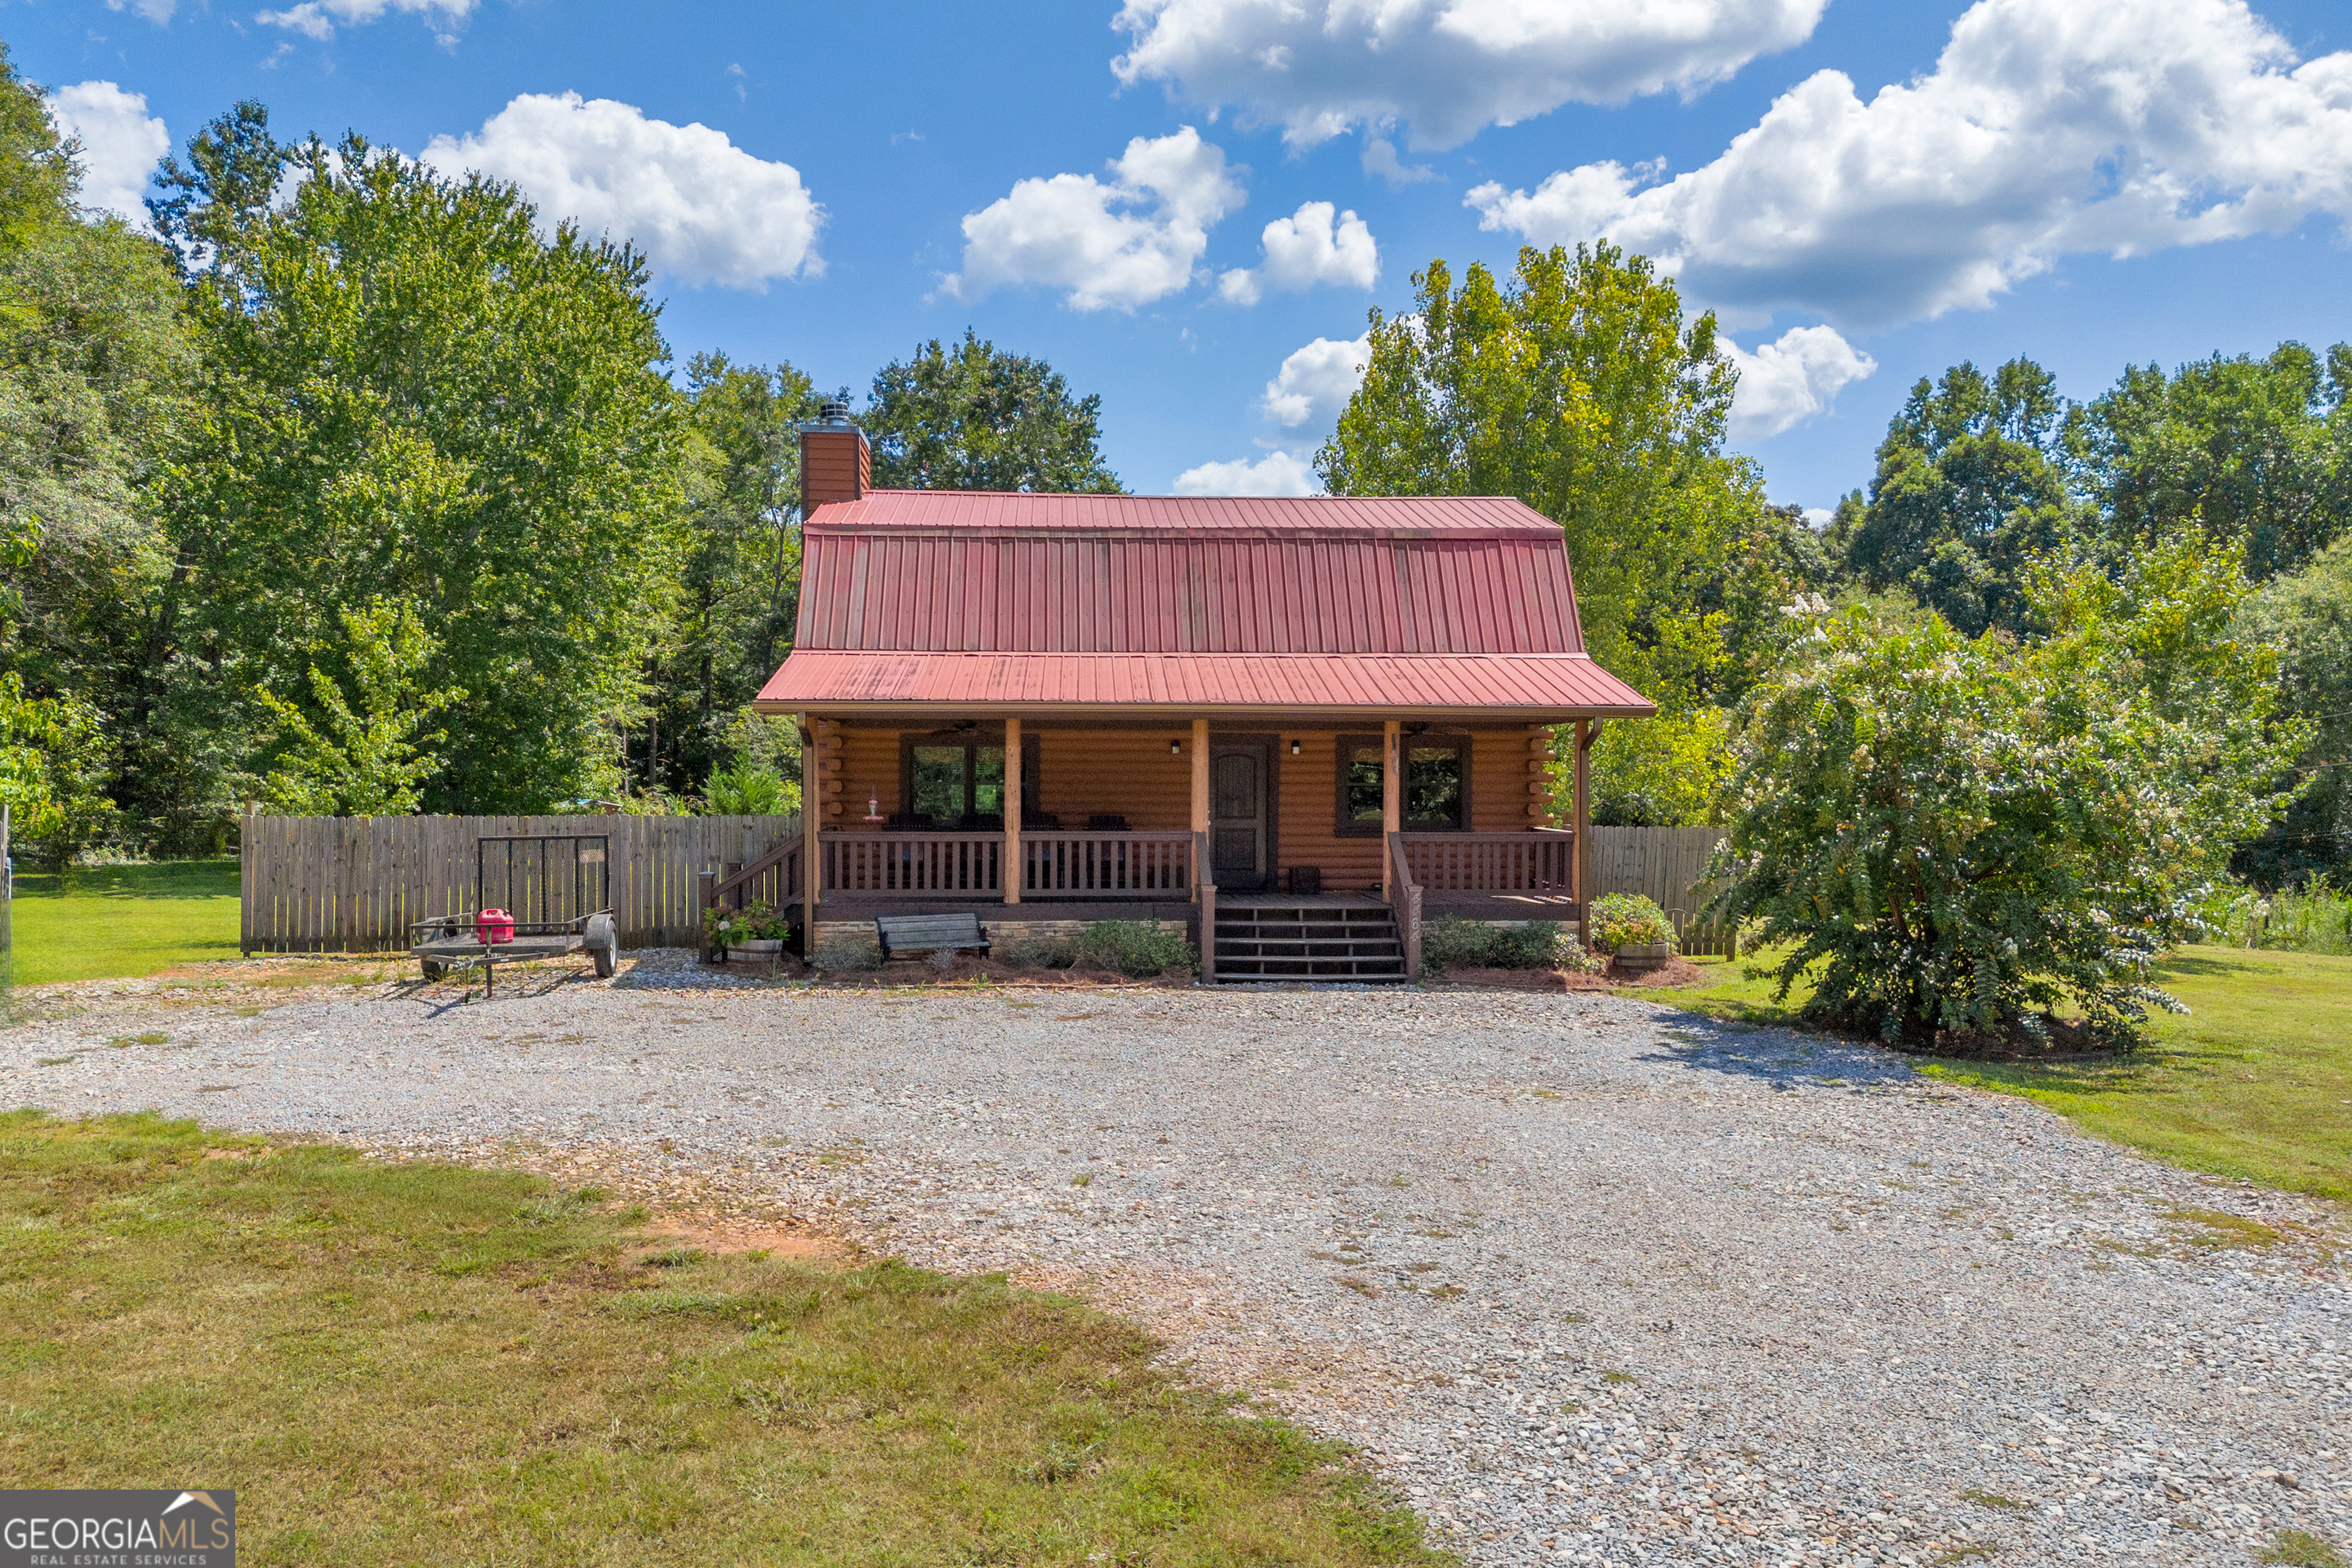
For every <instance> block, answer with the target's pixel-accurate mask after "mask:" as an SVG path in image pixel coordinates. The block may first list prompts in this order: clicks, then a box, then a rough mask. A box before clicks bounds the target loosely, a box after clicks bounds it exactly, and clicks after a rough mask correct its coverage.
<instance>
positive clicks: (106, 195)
mask: <svg viewBox="0 0 2352 1568" xmlns="http://www.w3.org/2000/svg"><path fill="white" fill-rule="evenodd" d="M49 118H50V119H52V120H54V121H57V126H58V131H59V132H61V133H62V134H64V135H66V136H69V137H71V138H73V139H74V140H75V141H78V142H80V143H81V205H83V206H84V207H86V208H88V209H89V210H90V211H92V212H109V213H114V214H116V215H118V216H121V217H125V218H128V219H129V220H130V221H131V226H132V227H134V228H142V229H143V228H146V227H147V226H148V223H147V207H146V202H145V198H146V195H147V177H148V175H149V174H152V173H153V172H154V168H155V163H156V160H157V159H159V158H161V157H163V154H164V153H168V152H170V151H171V150H172V134H171V132H168V131H166V130H165V129H164V128H163V121H162V120H160V119H158V118H156V117H155V116H153V115H152V114H149V113H148V112H147V95H146V94H145V93H141V92H126V91H124V90H123V89H121V88H120V87H117V86H116V85H115V84H114V83H112V82H110V81H83V82H76V83H75V84H74V85H73V86H71V87H61V88H59V89H57V91H55V92H53V93H51V94H49Z"/></svg>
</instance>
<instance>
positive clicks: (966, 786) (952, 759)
mask: <svg viewBox="0 0 2352 1568" xmlns="http://www.w3.org/2000/svg"><path fill="white" fill-rule="evenodd" d="M1021 763H1022V766H1021V784H1022V798H1023V799H1024V800H1025V801H1029V802H1032V803H1034V802H1035V800H1036V799H1037V778H1038V770H1037V744H1036V742H1035V741H1034V739H1032V740H1031V741H1030V742H1028V743H1027V744H1026V745H1024V746H1023V747H1022V748H1021ZM899 783H900V786H901V794H900V798H901V799H903V800H905V801H906V802H907V803H908V808H909V809H910V810H911V811H912V813H913V814H914V816H917V817H919V818H920V819H921V820H922V822H923V824H924V826H929V827H1002V826H1003V825H1004V747H1003V745H1002V744H994V745H991V744H988V743H985V742H981V741H977V740H967V739H964V738H962V737H961V736H953V735H925V736H921V737H917V738H911V739H909V740H908V742H907V745H906V751H905V755H904V757H903V758H902V759H901V763H900V767H899Z"/></svg>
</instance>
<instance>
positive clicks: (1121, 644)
mask: <svg viewBox="0 0 2352 1568" xmlns="http://www.w3.org/2000/svg"><path fill="white" fill-rule="evenodd" d="M1583 653H1584V641H1583V636H1582V633H1581V631H1580V629H1579V627H1578V625H1577V619H1576V594H1575V588H1574V585H1573V584H1571V583H1570V576H1569V566H1568V554H1567V551H1566V550H1565V549H1564V548H1563V546H1562V543H1561V541H1560V533H1559V527H1558V525H1557V524H1555V523H1553V522H1551V521H1549V520H1548V519H1546V518H1545V517H1543V516H1542V515H1541V514H1540V513H1538V512H1537V511H1535V510H1532V509H1530V508H1528V507H1527V506H1525V505H1523V504H1521V503H1520V502H1518V501H1517V500H1510V499H1508V498H1507V497H1478V496H1466V497H1465V496H1438V497H1417V496H1415V497H1311V498H1250V497H1236V498H1230V499H1193V498H1176V497H1158V496H1077V495H1018V494H1003V493H992V492H971V491H952V490H875V491H869V492H868V493H867V494H866V496H865V497H863V498H862V499H860V500H855V501H846V502H837V503H835V504H833V505H829V506H824V507H820V508H818V509H817V510H816V511H815V512H814V514H813V515H812V516H811V517H810V518H809V520H808V522H807V524H806V526H805V528H804V529H803V563H802V575H801V613H800V628H799V636H798V637H797V639H796V641H795V645H794V648H793V654H792V656H791V657H790V658H788V659H787V660H786V661H785V663H784V666H783V668H781V669H779V670H778V671H777V672H776V675H775V678H774V679H772V680H771V681H770V682H769V683H768V686H767V689H765V690H763V691H761V694H760V701H761V706H763V707H767V708H771V709H782V708H793V707H799V706H804V705H809V704H839V703H844V702H847V703H876V702H888V703H922V702H956V703H980V704H992V705H1005V704H1020V703H1048V704H1051V703H1061V704H1069V703H1086V704H1108V705H1118V706H1159V705H1164V704H1178V705H1185V706H1193V707H1199V706H1203V705H1206V706H1239V707H1248V706H1279V707H1283V708H1286V709H1296V708H1301V707H1310V708H1312V707H1322V708H1342V707H1345V708H1355V707H1383V708H1442V709H1454V710H1461V709H1479V710H1504V709H1510V710H1519V709H1528V708H1534V709H1542V710H1553V711H1559V710H1574V711H1580V712H1648V711H1651V710H1652V709H1651V705H1650V703H1649V702H1648V701H1647V700H1645V699H1643V697H1642V696H1641V695H1640V694H1639V693H1637V692H1635V691H1633V689H1631V688H1629V687H1627V686H1625V685H1624V684H1623V683H1622V681H1619V680H1617V679H1615V678H1614V677H1612V676H1611V675H1610V674H1608V672H1607V671H1605V670H1602V669H1601V668H1600V667H1599V666H1597V665H1595V664H1593V663H1592V662H1591V660H1590V659H1589V658H1584V657H1583ZM923 656H940V657H923ZM1028 656H1037V657H1028ZM1054 656H1062V657H1054Z"/></svg>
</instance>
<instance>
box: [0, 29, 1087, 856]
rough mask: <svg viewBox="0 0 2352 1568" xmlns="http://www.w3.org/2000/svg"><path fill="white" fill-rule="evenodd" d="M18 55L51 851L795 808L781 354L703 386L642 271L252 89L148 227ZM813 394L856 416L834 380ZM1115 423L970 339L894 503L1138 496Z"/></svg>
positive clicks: (43, 760) (900, 416)
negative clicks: (778, 717)
mask: <svg viewBox="0 0 2352 1568" xmlns="http://www.w3.org/2000/svg"><path fill="white" fill-rule="evenodd" d="M77 151H78V150H77V149H76V148H74V147H73V146H72V145H70V144H69V143H67V142H62V141H61V140H60V139H59V137H58V133H57V131H56V129H55V127H54V126H53V125H52V124H51V122H50V121H49V119H48V116H47V112H46V110H45V108H44V105H43V101H42V98H41V96H40V94H39V93H38V92H37V90H36V89H34V88H33V87H32V86H31V85H30V84H28V83H26V82H25V81H24V80H22V79H20V78H19V77H18V75H17V74H16V71H15V70H14V68H12V67H10V66H9V65H8V64H7V62H6V56H5V48H0V559H4V560H5V563H6V578H5V585H0V798H5V799H7V800H8V801H9V802H10V803H11V805H12V806H13V808H14V812H15V816H16V836H17V838H18V841H19V842H20V843H26V844H27V846H28V847H29V848H30V849H31V850H32V851H33V852H34V853H36V854H37V855H39V856H43V857H45V858H49V859H51V860H63V859H68V858H71V857H73V856H74V855H76V854H78V853H80V852H83V851H85V850H87V849H89V848H91V847H112V848H117V849H121V850H123V851H126V852H131V853H140V854H161V855H173V854H191V853H204V852H217V851H218V850H219V849H221V848H222V847H225V846H226V843H227V842H228V841H229V839H230V837H231V836H232V835H233V833H234V831H235V826H236V821H237V818H238V816H240V814H241V813H242V812H243V811H244V810H245V809H247V805H249V804H252V803H262V804H265V805H269V806H271V807H274V808H276V809H279V810H285V811H294V812H306V813H383V812H395V813H396V812H408V811H417V810H425V811H443V812H467V813H509V812H512V813H520V812H542V811H550V810H562V809H566V808H570V807H574V806H579V805H585V804H588V803H593V802H605V803H611V804H618V805H623V806H625V807H626V808H629V809H643V810H670V809H681V808H684V809H691V808H692V807H693V806H694V805H696V804H698V803H713V804H717V805H726V806H730V807H733V808H738V809H743V808H751V809H758V808H767V809H776V808H781V807H784V806H787V805H790V800H791V795H792V793H793V792H792V786H791V784H790V783H789V781H790V779H791V778H792V776H793V773H794V772H795V771H796V769H795V747H796V741H795V738H794V737H793V734H792V732H791V731H790V727H789V726H788V725H783V724H780V723H774V722H771V721H763V720H761V719H760V718H759V717H757V716H756V715H753V714H752V713H751V711H750V710H749V708H748V704H749V702H750V700H751V698H752V696H753V695H754V694H755V693H756V692H757V690H758V689H759V687H760V685H761V682H763V681H764V680H765V679H767V677H768V676H769V675H770V674H772V672H773V671H774V669H775V668H776V665H777V664H778V663H779V662H781V660H782V658H783V655H784V653H785V651H786V650H787V649H788V648H789V647H790V644H791V639H792V632H793V621H794V617H795V613H796V608H797V606H796V602H795V601H796V595H797V593H798V589H799V570H798V568H799V540H798V533H797V529H796V523H797V519H798V515H799V508H800V495H799V482H800V480H799V469H798V457H799V444H798V427H799V426H800V425H801V424H802V423H803V422H804V421H807V420H810V419H813V418H814V417H816V416H817V415H818V412H819V409H820V406H821V405H822V403H823V402H824V397H825V395H824V394H821V393H820V391H819V389H818V388H817V387H816V386H815V385H814V383H813V382H812V380H811V378H810V377H809V376H808V374H806V373H804V372H803V371H802V370H800V369H798V368H796V367H794V366H793V365H791V364H789V363H779V364H773V365H760V364H744V363H736V362H735V361H733V360H731V359H730V357H729V356H728V355H727V354H725V353H719V352H706V353H697V354H694V355H691V356H690V357H688V359H687V360H686V363H684V365H683V366H682V367H678V366H677V365H676V364H675V362H674V360H673V357H672V352H671V349H670V346H669V345H668V343H667V342H666V341H665V339H664V337H663V335H662V332H661V328H660V309H659V306H658V303H657V302H656V300H655V298H654V297H653V295H652V293H651V291H650V278H649V275H648V271H647V268H646V264H645V260H644V258H642V257H641V256H640V255H639V254H638V253H637V252H636V251H635V249H634V248H633V247H630V246H628V245H626V244H625V243H616V242H614V241H612V240H609V239H604V238H598V237H589V236H586V235H583V234H582V233H581V232H580V231H579V230H578V229H577V228H576V227H575V226H572V225H570V224H556V225H552V226H549V225H546V224H543V223H542V222H541V215H540V214H538V213H537V212H536V211H535V210H534V209H533V207H532V205H531V204H530V202H528V201H527V200H525V199H524V198H523V197H522V196H521V195H520V194H519V193H518V192H517V191H516V190H515V189H514V188H513V187H512V186H509V185H503V184H498V183H496V182H491V181H486V180H483V179H480V178H478V177H467V178H462V179H457V178H451V177H449V176H446V175H445V174H439V173H437V172H436V171H434V170H432V169H430V168H428V167H425V166H424V165H422V164H419V163H415V162H414V161H413V160H410V159H406V158H404V157H402V156H401V155H400V154H399V153H395V152H394V151H392V150H390V149H385V148H379V147H375V146H373V145H371V144H370V143H369V142H366V141H365V140H364V139H362V138H361V137H359V136H357V135H352V136H347V137H345V138H344V139H342V140H341V142H333V143H330V142H325V141H323V140H321V139H320V138H319V137H317V136H310V137H308V138H305V139H303V140H300V141H298V142H286V141H281V140H279V139H278V136H277V135H276V134H275V133H274V132H272V130H271V127H270V124H269V119H268V111H267V110H266V109H265V108H264V107H263V106H261V105H260V104H258V103H253V102H245V103H239V104H237V105H236V106H235V107H234V108H232V109H231V110H228V111H227V112H226V113H225V114H223V115H222V116H220V117H219V118H218V119H216V120H215V121H213V122H211V123H210V124H208V125H206V126H205V128H204V129H203V130H202V131H201V132H198V134H197V135H195V136H194V138H193V139H191V141H190V142H188V144H187V146H186V148H185V149H184V152H183V153H181V154H179V155H177V156H174V157H172V158H168V159H166V160H164V162H163V164H162V166H161V168H160V169H159V171H158V174H157V184H158V185H159V187H160V190H161V193H162V194H161V195H159V196H158V197H156V198H154V199H153V200H152V201H151V202H150V203H149V207H150V216H151V218H152V228H153V230H154V232H153V233H152V235H151V234H148V233H143V232H141V231H139V230H137V229H135V228H133V227H132V226H130V225H127V224H125V223H124V222H122V221H121V220H120V219H119V218H114V217H103V216H92V215H89V214H87V213H84V212H83V211H81V210H80V209H79V207H78V205H77V203H76V197H77V193H78V187H79V179H80V170H79V166H78V163H77V157H76V154H77ZM832 395H835V396H843V397H846V396H847V395H848V392H847V389H846V388H842V389H837V390H836V391H835V392H834V393H833V394H832ZM1099 415H1100V404H1099V400H1098V399H1097V398H1093V397H1079V396H1076V395H1073V394H1072V393H1071V391H1070V390H1069V388H1068V386H1067V384H1066V383H1065V381H1064V380H1063V378H1062V377H1061V376H1059V375H1058V374H1055V372H1054V371H1053V370H1052V368H1051V367H1050V366H1048V365H1046V364H1045V363H1043V362H1042V361H1038V360H1034V359H1030V358H1025V357H1023V356H1021V355H1018V354H1014V353H1007V352H1005V351H1002V350H999V349H997V348H995V347H994V346H993V345H992V344H990V343H988V342H982V341H981V340H980V339H978V338H977V337H976V336H974V335H973V334H971V333H970V332H969V331H968V332H967V333H966V334H965V336H964V338H963V340H962V341H961V342H950V343H947V344H942V343H940V342H929V343H926V344H924V345H922V346H921V347H920V348H919V349H918V350H917V351H916V352H915V353H913V354H911V355H909V356H908V358H906V359H904V360H901V361H898V362H894V363H891V364H889V365H887V366H885V367H884V368H883V369H882V370H881V371H880V372H879V373H878V374H877V375H876V376H875V378H874V381H873V384H872V386H871V388H870V392H869V395H868V398H867V400H866V409H865V410H864V413H863V415H862V423H863V424H864V426H865V427H866V430H867V432H868V434H869V436H870V437H873V438H874V440H875V444H876V465H877V474H876V479H877V483H881V484H890V485H908V486H945V487H957V488H986V489H1087V490H1116V489H1118V479H1117V477H1116V476H1115V475H1114V474H1112V473H1111V472H1110V470H1109V469H1108V468H1107V467H1105V465H1104V464H1103V461H1102V459H1101V457H1100V454H1099V450H1098V436H1099V429H1098V426H1099Z"/></svg>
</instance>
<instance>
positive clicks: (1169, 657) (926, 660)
mask: <svg viewBox="0 0 2352 1568" xmlns="http://www.w3.org/2000/svg"><path fill="white" fill-rule="evenodd" d="M942 702H944V703H971V704H976V705H980V706H985V707H989V708H992V709H1001V710H1011V711H1018V710H1021V709H1023V708H1056V707H1068V706H1072V705H1084V706H1087V707H1100V708H1105V709H1150V708H1181V709H1184V710H1188V711H1192V710H1213V709H1216V710H1222V709H1269V710H1283V711H1285V712H1297V711H1301V710H1318V709H1331V710H1354V709H1382V710H1445V711H1450V712H1464V713H1470V712H1476V713H1486V714H1504V715H1511V716H1520V715H1527V716H1529V717H1530V718H1531V719H1540V718H1542V717H1544V716H1545V715H1548V714H1549V715H1556V716H1561V717H1575V716H1579V715H1606V714H1629V715H1633V714H1645V713H1652V712H1655V711H1656V708H1655V706H1654V704H1652V703H1651V701H1650V700H1649V699H1648V698H1646V697H1643V695H1642V694H1641V693H1640V692H1638V691H1636V690H1634V689H1633V688H1632V687H1630V686H1628V685H1626V684H1625V683H1624V682H1623V681H1622V680H1620V679H1617V678H1616V677H1615V676H1613V675H1612V674H1610V673H1609V672H1608V671H1607V670H1605V669H1603V668H1601V667H1600V666H1599V665H1598V664H1595V663H1594V662H1593V661H1592V660H1591V658H1589V657H1587V656H1586V655H1584V654H1580V653H1577V654H1557V653H1555V654H1439V655H1434V656H1422V657H1411V656H1406V657H1399V656H1395V655H1386V654H1370V655H1366V654H1347V655H1331V654H1283V655H1236V654H1181V653H1180V654H1152V653H1147V654H1065V653H829V652H814V651H811V650H807V649H795V650H794V651H793V655H792V657H791V658H787V659H786V660H785V661H784V665H783V668H782V669H779V670H778V671H776V675H775V679H772V680H771V681H769V682H768V686H767V689H765V690H763V691H761V693H760V703H761V706H762V707H766V708H773V709H779V710H790V709H797V708H803V707H813V708H826V709H837V708H843V707H908V706H913V707H919V706H922V705H924V704H928V703H942Z"/></svg>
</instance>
